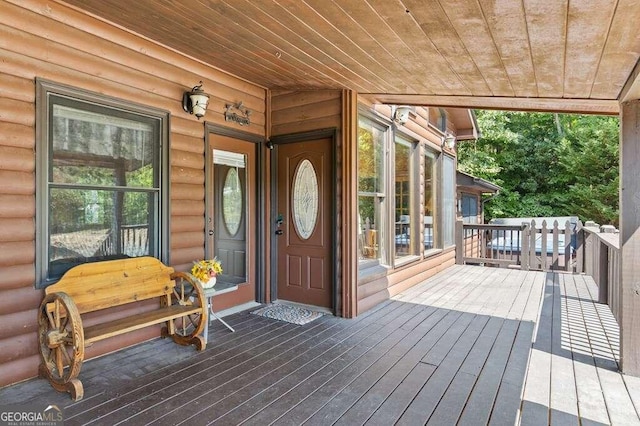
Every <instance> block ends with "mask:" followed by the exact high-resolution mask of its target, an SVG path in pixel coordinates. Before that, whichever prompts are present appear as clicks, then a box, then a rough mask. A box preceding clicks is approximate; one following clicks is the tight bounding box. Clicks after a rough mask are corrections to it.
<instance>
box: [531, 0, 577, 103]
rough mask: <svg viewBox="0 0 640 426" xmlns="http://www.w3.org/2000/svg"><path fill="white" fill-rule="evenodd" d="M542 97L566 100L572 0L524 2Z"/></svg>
mask: <svg viewBox="0 0 640 426" xmlns="http://www.w3.org/2000/svg"><path fill="white" fill-rule="evenodd" d="M523 4H524V10H525V17H526V21H527V31H528V33H529V43H530V46H531V56H532V58H533V65H534V70H535V76H536V84H537V88H538V95H539V96H541V97H562V95H563V90H564V87H563V83H564V74H565V70H564V66H565V47H566V33H567V13H568V0H554V1H549V0H524V2H523Z"/></svg>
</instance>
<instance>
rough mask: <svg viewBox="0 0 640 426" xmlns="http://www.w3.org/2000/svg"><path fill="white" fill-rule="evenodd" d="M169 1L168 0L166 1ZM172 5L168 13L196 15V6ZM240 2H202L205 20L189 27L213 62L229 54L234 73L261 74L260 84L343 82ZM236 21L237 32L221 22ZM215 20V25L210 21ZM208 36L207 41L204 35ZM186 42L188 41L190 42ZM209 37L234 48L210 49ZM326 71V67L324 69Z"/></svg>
mask: <svg viewBox="0 0 640 426" xmlns="http://www.w3.org/2000/svg"><path fill="white" fill-rule="evenodd" d="M165 1H167V0H165ZM169 1H170V2H171V7H170V9H168V13H169V14H171V13H172V12H173V13H175V11H176V10H177V11H180V12H181V14H182V15H183V16H184V17H185V18H186V19H189V16H190V15H192V14H193V10H192V8H190V7H188V5H186V4H184V2H182V1H180V0H169ZM237 3H238V2H233V5H231V4H227V3H223V2H201V5H202V8H201V9H199V10H201V11H202V15H201V16H202V17H203V18H200V19H203V21H202V22H200V23H199V24H198V25H195V26H194V24H193V23H191V24H189V23H187V25H188V26H190V27H194V28H193V30H191V31H190V34H189V37H188V40H189V39H190V40H197V41H192V43H197V44H198V46H199V47H200V49H201V51H202V52H203V55H205V56H206V57H207V59H205V60H208V61H211V63H213V64H217V63H220V62H226V61H227V60H228V59H227V57H228V55H230V56H231V57H232V58H233V59H234V63H235V64H236V68H234V71H233V72H234V73H239V75H243V76H245V75H251V76H254V75H258V76H260V77H259V78H260V79H261V80H258V81H259V82H260V83H263V82H266V83H267V84H268V85H269V86H270V87H279V86H284V87H287V86H290V85H291V83H292V82H297V81H299V80H303V81H305V84H304V86H305V87H332V86H335V85H338V84H340V83H339V81H340V75H339V74H338V73H332V72H324V73H319V72H318V70H317V68H314V67H313V65H311V64H309V61H308V57H307V56H306V55H304V54H303V53H301V52H300V51H298V50H296V49H284V45H287V44H288V42H287V41H286V40H285V39H284V38H283V37H282V36H280V35H278V34H277V33H273V32H272V31H270V30H269V29H268V28H266V27H265V26H264V25H261V24H260V23H259V21H260V20H262V19H265V20H270V18H268V17H265V16H263V15H262V14H261V13H260V12H259V11H258V10H253V9H252V8H251V5H249V9H252V10H251V12H252V13H250V14H247V13H246V10H243V8H238V7H237ZM225 21H229V22H233V27H234V28H233V32H231V33H230V32H227V31H221V30H220V28H221V27H220V26H219V25H216V23H219V22H225ZM209 23H211V24H209ZM202 36H204V40H202V39H200V37H202ZM188 40H187V41H185V42H188ZM207 40H211V41H214V42H215V44H216V45H225V46H227V47H228V48H230V50H231V51H232V52H231V53H227V54H226V55H227V56H224V57H221V56H220V53H219V51H218V50H217V49H210V48H208V43H207ZM244 58H252V59H254V60H255V61H256V62H257V63H259V64H263V63H264V64H266V65H265V67H266V68H267V69H266V70H265V71H264V72H262V71H261V70H260V69H258V70H252V69H251V68H250V67H249V68H248V67H246V66H244V67H243V65H242V63H243V61H244ZM323 71H326V70H323Z"/></svg>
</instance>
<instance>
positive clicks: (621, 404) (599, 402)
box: [0, 266, 640, 425]
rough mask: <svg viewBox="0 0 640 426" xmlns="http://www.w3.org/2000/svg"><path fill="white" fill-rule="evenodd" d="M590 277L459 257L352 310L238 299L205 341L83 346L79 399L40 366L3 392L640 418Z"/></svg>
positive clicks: (268, 413)
mask: <svg viewBox="0 0 640 426" xmlns="http://www.w3.org/2000/svg"><path fill="white" fill-rule="evenodd" d="M589 280H590V278H585V277H583V276H580V275H568V274H557V273H543V272H523V271H519V270H509V269H498V268H482V267H474V266H454V267H452V268H449V269H448V270H446V271H444V272H442V273H440V274H438V275H436V276H435V277H433V278H431V279H429V280H427V281H425V282H424V283H422V284H420V285H418V286H416V287H413V288H411V289H409V290H407V291H406V292H404V293H402V294H400V295H399V296H397V297H395V298H394V299H393V300H390V301H387V302H385V303H383V304H381V305H379V306H377V307H376V308H374V309H372V310H370V311H368V312H366V313H364V314H362V315H360V316H359V317H358V318H355V319H350V320H347V319H341V318H335V317H331V316H325V317H322V318H321V319H319V320H316V321H314V322H312V323H309V324H307V325H305V326H296V325H292V324H288V323H284V322H279V321H274V320H269V319H265V318H262V317H259V316H256V315H250V314H249V313H248V312H242V313H239V314H235V315H233V316H230V317H227V318H226V319H228V321H229V322H230V323H231V325H232V326H233V327H234V328H235V329H236V332H235V333H230V332H229V331H228V330H227V329H226V328H224V327H223V326H221V325H220V324H215V326H212V328H211V330H210V340H209V345H208V348H207V350H206V351H204V352H200V353H197V352H195V351H194V350H193V349H192V348H190V347H179V346H177V345H175V344H173V343H172V342H170V341H167V340H160V339H158V340H154V341H150V342H147V343H144V344H140V345H137V346H135V347H132V348H129V349H126V350H122V351H119V352H117V353H114V354H110V355H107V356H104V357H101V358H99V359H96V360H91V361H88V362H87V363H85V364H84V365H83V371H82V372H81V374H80V378H81V379H82V380H83V383H84V385H85V398H84V399H83V400H82V401H79V402H76V403H74V402H72V401H71V400H70V399H69V397H68V396H66V395H63V394H59V393H57V392H55V391H54V390H53V389H52V388H51V387H50V386H49V384H48V383H47V382H46V381H45V380H42V379H35V380H30V381H28V382H24V383H21V384H18V385H14V386H11V387H7V388H4V389H1V390H0V401H2V402H1V403H0V404H8V403H17V402H20V403H25V402H27V403H28V402H29V401H31V402H34V401H37V402H39V403H46V404H57V405H58V406H59V407H64V408H63V411H64V419H65V423H66V424H110V425H115V424H135V425H138V424H141V423H144V424H150V423H154V424H162V425H166V424H181V423H185V424H189V425H191V424H209V423H217V424H225V425H226V424H239V423H242V422H246V423H247V424H256V425H258V424H260V425H264V424H271V423H276V424H302V423H306V424H317V425H328V424H344V425H353V424H365V423H366V424H379V425H388V424H394V423H398V424H411V425H415V424H424V423H429V424H434V425H449V424H472V425H479V424H514V423H522V424H536V425H538V424H551V423H554V424H563V425H565V424H579V422H582V424H587V423H589V424H625V425H627V424H636V423H637V424H640V418H639V417H638V411H637V410H638V408H640V379H636V378H630V377H627V376H623V375H621V374H619V373H618V371H617V356H618V355H617V354H618V347H617V345H618V343H617V342H618V340H617V339H618V335H617V326H616V324H615V320H613V318H612V316H611V313H610V311H609V310H608V308H607V306H606V305H598V304H596V303H594V302H593V298H594V296H593V295H594V290H595V289H594V288H593V287H594V286H593V282H592V281H589ZM596 297H597V295H596ZM634 403H635V406H634Z"/></svg>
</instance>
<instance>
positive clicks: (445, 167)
mask: <svg viewBox="0 0 640 426" xmlns="http://www.w3.org/2000/svg"><path fill="white" fill-rule="evenodd" d="M455 220H456V164H455V160H454V159H453V157H449V156H447V155H445V156H444V158H443V161H442V242H443V244H444V247H449V246H452V245H454V244H455V241H454V238H455Z"/></svg>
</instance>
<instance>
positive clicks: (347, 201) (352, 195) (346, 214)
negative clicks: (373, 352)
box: [337, 90, 358, 318]
mask: <svg viewBox="0 0 640 426" xmlns="http://www.w3.org/2000/svg"><path fill="white" fill-rule="evenodd" d="M341 130H342V138H341V143H342V149H341V151H340V153H341V157H342V158H341V159H338V164H341V165H342V173H341V175H340V176H339V179H342V181H341V185H339V187H340V188H341V190H342V197H341V199H342V205H341V211H339V212H337V214H338V223H339V224H341V230H340V242H339V244H338V247H339V254H338V259H340V260H339V261H341V262H342V263H341V264H340V266H339V270H340V275H341V277H340V278H341V280H342V287H341V288H342V292H341V295H340V296H341V299H342V300H341V303H340V306H341V307H342V312H341V314H342V316H343V317H345V318H353V317H355V316H356V315H358V244H357V241H358V164H357V154H358V94H357V93H356V92H354V91H353V90H344V91H343V92H342V129H341Z"/></svg>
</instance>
